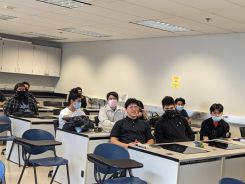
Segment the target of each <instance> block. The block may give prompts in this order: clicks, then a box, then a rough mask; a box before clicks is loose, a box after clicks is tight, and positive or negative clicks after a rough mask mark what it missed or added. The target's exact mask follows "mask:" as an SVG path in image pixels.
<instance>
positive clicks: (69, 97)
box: [68, 93, 81, 105]
mask: <svg viewBox="0 0 245 184" xmlns="http://www.w3.org/2000/svg"><path fill="white" fill-rule="evenodd" d="M78 98H81V94H80V93H70V94H69V96H68V104H69V105H70V104H71V100H76V99H78Z"/></svg>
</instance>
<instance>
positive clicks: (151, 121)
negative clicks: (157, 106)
mask: <svg viewBox="0 0 245 184" xmlns="http://www.w3.org/2000/svg"><path fill="white" fill-rule="evenodd" d="M159 119H160V116H159V114H158V113H156V112H153V113H152V115H151V117H150V119H149V124H150V126H151V127H153V128H155V125H156V122H157V121H158V120H159Z"/></svg>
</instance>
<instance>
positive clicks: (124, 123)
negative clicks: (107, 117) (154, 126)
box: [110, 98, 154, 147]
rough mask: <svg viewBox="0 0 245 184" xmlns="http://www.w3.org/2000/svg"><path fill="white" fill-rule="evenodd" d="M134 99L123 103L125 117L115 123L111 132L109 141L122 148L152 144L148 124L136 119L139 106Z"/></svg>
mask: <svg viewBox="0 0 245 184" xmlns="http://www.w3.org/2000/svg"><path fill="white" fill-rule="evenodd" d="M138 103H139V102H138V100H136V99H135V98H129V99H128V100H127V101H126V103H125V109H126V111H127V117H126V118H124V119H122V120H119V121H117V122H116V123H115V125H114V126H113V128H112V130H111V135H110V137H111V138H110V141H111V143H113V144H117V145H119V146H122V147H128V146H130V145H135V144H136V143H141V144H154V140H153V136H152V134H151V128H150V126H149V124H148V123H147V122H146V121H144V120H141V119H139V118H138V113H139V104H138Z"/></svg>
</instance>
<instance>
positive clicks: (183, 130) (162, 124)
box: [154, 115, 195, 143]
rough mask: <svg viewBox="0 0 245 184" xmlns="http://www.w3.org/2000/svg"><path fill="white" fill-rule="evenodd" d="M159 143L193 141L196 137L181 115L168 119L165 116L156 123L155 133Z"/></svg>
mask: <svg viewBox="0 0 245 184" xmlns="http://www.w3.org/2000/svg"><path fill="white" fill-rule="evenodd" d="M154 135H155V138H156V142H157V143H166V142H181V141H192V140H194V139H195V135H194V133H193V131H192V130H191V127H190V126H189V124H188V122H187V120H186V119H185V118H183V117H181V116H179V115H174V117H172V118H167V117H166V116H165V115H163V116H162V117H161V118H160V120H159V121H158V122H157V123H156V126H155V132H154Z"/></svg>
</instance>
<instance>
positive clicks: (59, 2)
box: [37, 0, 92, 8]
mask: <svg viewBox="0 0 245 184" xmlns="http://www.w3.org/2000/svg"><path fill="white" fill-rule="evenodd" d="M37 1H40V2H44V3H48V4H52V5H56V6H61V7H64V8H78V7H83V6H90V5H92V4H90V3H86V2H83V1H78V0H37Z"/></svg>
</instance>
